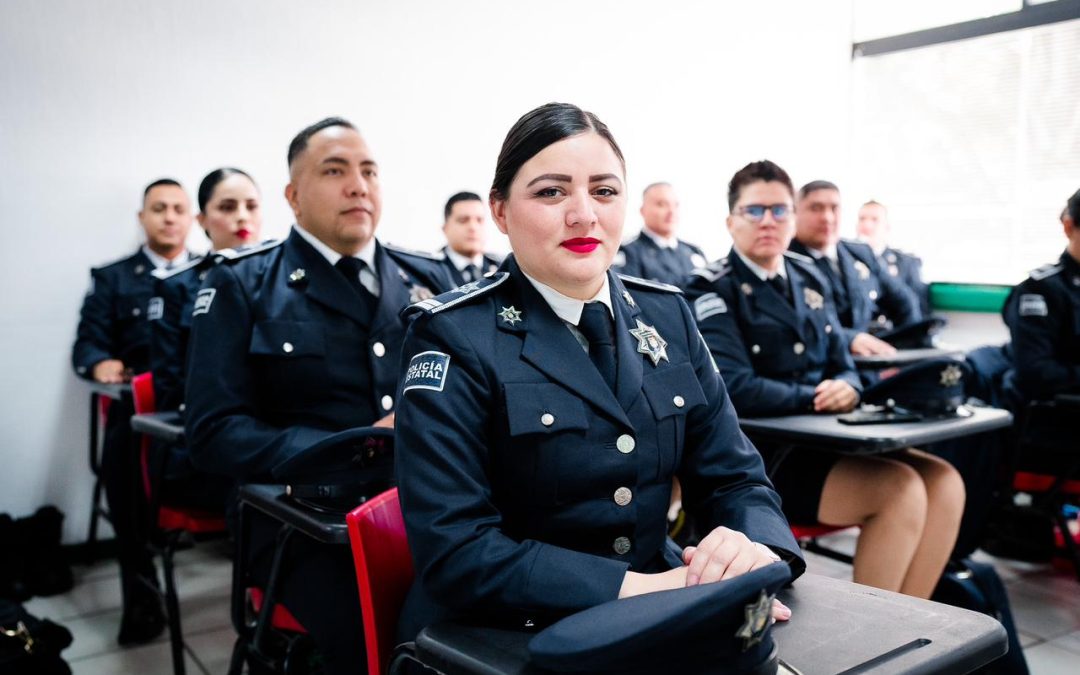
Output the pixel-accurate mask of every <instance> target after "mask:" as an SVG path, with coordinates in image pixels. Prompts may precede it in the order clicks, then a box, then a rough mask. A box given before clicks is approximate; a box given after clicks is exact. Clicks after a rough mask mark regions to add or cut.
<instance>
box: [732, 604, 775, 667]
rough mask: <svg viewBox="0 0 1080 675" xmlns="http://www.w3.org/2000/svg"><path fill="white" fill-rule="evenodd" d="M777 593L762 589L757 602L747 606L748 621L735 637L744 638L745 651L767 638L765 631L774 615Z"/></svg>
mask: <svg viewBox="0 0 1080 675" xmlns="http://www.w3.org/2000/svg"><path fill="white" fill-rule="evenodd" d="M775 597H776V596H775V595H768V594H767V593H765V591H761V595H759V596H758V599H757V601H756V602H752V603H750V604H749V605H747V606H746V623H744V624H743V625H742V626H740V627H739V630H738V631H737V632H736V633H735V637H737V638H742V640H743V651H744V652H745V651H746V650H748V649H750V648H751V647H753V646H754V645H756V644H758V643H760V642H761V641H762V639H764V638H765V631H766V630H768V628H769V619H770V617H771V615H772V603H773V598H775Z"/></svg>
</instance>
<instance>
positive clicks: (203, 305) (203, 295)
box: [191, 288, 217, 316]
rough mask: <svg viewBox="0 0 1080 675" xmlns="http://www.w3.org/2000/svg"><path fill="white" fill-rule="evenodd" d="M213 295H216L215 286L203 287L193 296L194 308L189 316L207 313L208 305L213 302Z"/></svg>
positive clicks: (208, 311) (208, 310)
mask: <svg viewBox="0 0 1080 675" xmlns="http://www.w3.org/2000/svg"><path fill="white" fill-rule="evenodd" d="M215 295H217V289H216V288H204V289H202V290H200V291H199V294H198V295H196V296H195V308H194V309H193V310H192V312H191V316H199V315H200V314H209V313H210V305H212V304H213V303H214V296H215Z"/></svg>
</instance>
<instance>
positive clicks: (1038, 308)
mask: <svg viewBox="0 0 1080 675" xmlns="http://www.w3.org/2000/svg"><path fill="white" fill-rule="evenodd" d="M1019 310H1020V316H1048V315H1049V314H1050V312H1049V310H1048V309H1047V308H1046V298H1044V297H1043V296H1041V295H1038V294H1036V293H1024V294H1022V295H1021V296H1020V308H1019Z"/></svg>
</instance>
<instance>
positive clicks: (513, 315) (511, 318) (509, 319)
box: [499, 305, 521, 326]
mask: <svg viewBox="0 0 1080 675" xmlns="http://www.w3.org/2000/svg"><path fill="white" fill-rule="evenodd" d="M499 318H501V319H502V320H503V321H505V322H506V323H508V324H510V325H511V326H513V325H514V324H515V323H517V322H519V321H521V310H519V309H515V308H514V306H513V305H510V306H509V307H503V308H502V311H501V312H499Z"/></svg>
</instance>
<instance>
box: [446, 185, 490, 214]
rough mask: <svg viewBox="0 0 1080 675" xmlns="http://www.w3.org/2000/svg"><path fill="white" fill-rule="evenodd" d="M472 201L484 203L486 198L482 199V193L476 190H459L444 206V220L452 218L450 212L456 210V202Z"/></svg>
mask: <svg viewBox="0 0 1080 675" xmlns="http://www.w3.org/2000/svg"><path fill="white" fill-rule="evenodd" d="M472 201H476V202H480V203H483V201H484V200H483V199H480V195H478V194H476V193H475V192H459V193H457V194H456V195H454V196H453V197H451V198H450V199H447V200H446V206H445V207H443V220H450V214H451V213H453V212H454V204H457V203H458V202H472Z"/></svg>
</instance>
